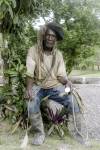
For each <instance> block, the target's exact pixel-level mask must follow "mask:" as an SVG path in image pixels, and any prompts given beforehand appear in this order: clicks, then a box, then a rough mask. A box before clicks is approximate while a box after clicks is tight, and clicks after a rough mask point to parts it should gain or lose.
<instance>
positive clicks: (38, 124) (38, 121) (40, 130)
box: [30, 112, 45, 145]
mask: <svg viewBox="0 0 100 150" xmlns="http://www.w3.org/2000/svg"><path fill="white" fill-rule="evenodd" d="M30 120H31V123H32V128H33V129H34V130H35V131H36V134H35V135H34V138H33V141H32V144H34V145H41V144H43V142H44V140H45V133H44V126H43V121H42V117H41V113H40V112H39V113H33V114H31V116H30Z"/></svg>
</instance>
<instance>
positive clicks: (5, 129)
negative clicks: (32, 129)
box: [0, 121, 100, 150]
mask: <svg viewBox="0 0 100 150" xmlns="http://www.w3.org/2000/svg"><path fill="white" fill-rule="evenodd" d="M11 129H12V126H11V125H10V124H9V122H7V121H1V122H0V150H20V149H21V148H20V144H21V141H22V139H23V137H24V135H25V131H24V130H21V129H18V130H17V131H16V133H14V134H13V135H12V134H11ZM31 142H32V135H30V134H29V144H28V147H27V148H26V150H33V149H34V150H100V141H96V140H91V141H90V143H91V147H86V146H84V145H81V144H79V143H78V142H76V141H75V140H74V139H73V138H72V137H71V136H69V135H68V136H66V137H65V139H64V140H62V139H60V138H59V137H58V136H49V137H46V141H45V142H44V144H43V145H42V146H33V145H31Z"/></svg>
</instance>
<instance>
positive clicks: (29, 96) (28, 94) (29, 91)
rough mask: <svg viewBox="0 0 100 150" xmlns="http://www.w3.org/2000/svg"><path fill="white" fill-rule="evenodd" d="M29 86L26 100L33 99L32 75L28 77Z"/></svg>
mask: <svg viewBox="0 0 100 150" xmlns="http://www.w3.org/2000/svg"><path fill="white" fill-rule="evenodd" d="M26 81H27V82H26V83H27V87H26V92H25V98H26V100H32V98H33V97H32V95H33V94H32V87H33V79H32V78H31V77H27V80H26Z"/></svg>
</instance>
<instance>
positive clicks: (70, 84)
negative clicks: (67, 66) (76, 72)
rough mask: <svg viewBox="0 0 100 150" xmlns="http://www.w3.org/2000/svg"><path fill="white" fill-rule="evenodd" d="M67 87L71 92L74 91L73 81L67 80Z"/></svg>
mask: <svg viewBox="0 0 100 150" xmlns="http://www.w3.org/2000/svg"><path fill="white" fill-rule="evenodd" d="M67 86H68V87H69V88H70V91H72V88H73V85H72V82H71V81H69V80H67V83H66V85H65V87H67Z"/></svg>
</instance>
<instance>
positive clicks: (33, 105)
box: [28, 85, 80, 114]
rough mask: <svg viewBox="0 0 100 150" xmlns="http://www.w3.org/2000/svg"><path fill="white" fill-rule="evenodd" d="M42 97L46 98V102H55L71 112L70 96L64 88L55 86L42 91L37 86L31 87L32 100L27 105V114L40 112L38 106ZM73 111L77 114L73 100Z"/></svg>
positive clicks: (77, 108)
mask: <svg viewBox="0 0 100 150" xmlns="http://www.w3.org/2000/svg"><path fill="white" fill-rule="evenodd" d="M44 97H48V100H51V99H52V100H53V101H56V102H58V103H60V104H62V105H63V106H64V107H66V108H67V109H68V111H69V113H72V111H73V103H72V95H71V94H69V95H67V94H66V93H65V86H63V85H62V86H57V87H54V88H50V89H43V88H40V87H39V86H33V100H32V101H31V102H30V104H28V109H29V114H31V113H38V112H40V104H41V101H42V99H43V98H44ZM73 101H74V111H75V112H79V111H80V109H79V106H78V104H77V101H76V100H75V98H74V99H73Z"/></svg>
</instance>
